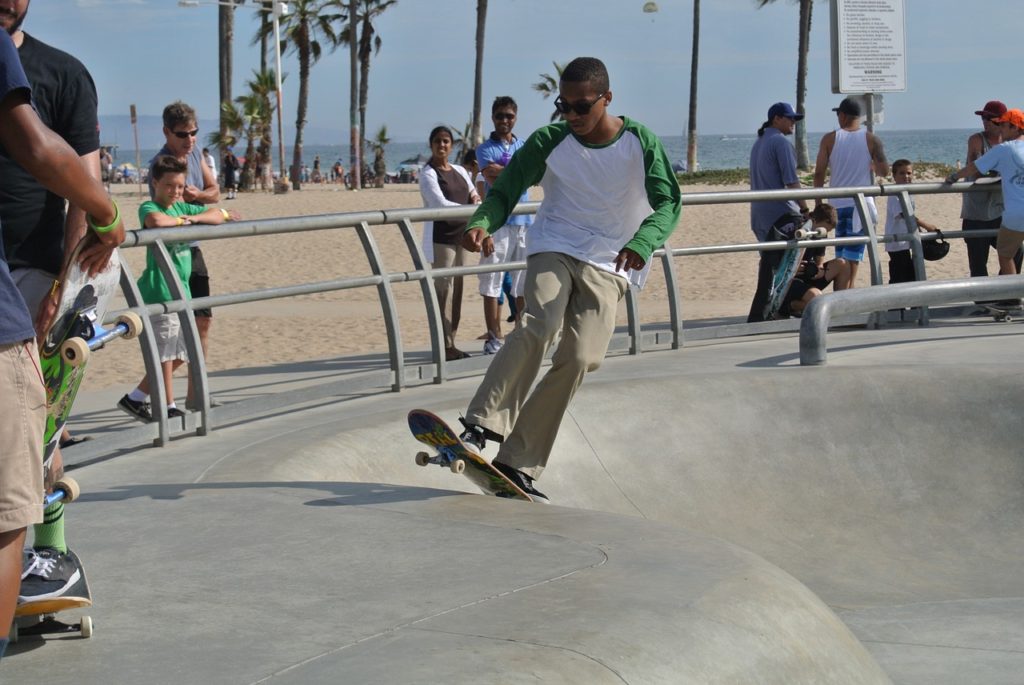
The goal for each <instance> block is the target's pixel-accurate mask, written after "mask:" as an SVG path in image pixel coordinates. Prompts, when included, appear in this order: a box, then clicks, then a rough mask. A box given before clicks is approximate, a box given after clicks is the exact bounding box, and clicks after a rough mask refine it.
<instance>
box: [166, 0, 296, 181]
mask: <svg viewBox="0 0 1024 685" xmlns="http://www.w3.org/2000/svg"><path fill="white" fill-rule="evenodd" d="M203 5H211V6H212V5H219V6H223V7H238V3H237V2H231V0H225V1H218V0H207V1H201V0H178V6H179V7H201V6H203ZM259 11H260V12H266V11H267V10H266V9H265V8H260V10H259ZM288 12H289V9H288V3H287V2H277V1H275V2H274V4H273V7H272V8H271V10H270V13H271V17H272V19H273V23H274V63H275V71H276V73H275V74H274V78H275V80H276V84H275V86H276V89H277V154H278V157H279V158H280V161H281V177H280V179H278V182H277V183H276V184H275V185H274V191H275V192H279V193H283V192H286V191H287V190H288V173H287V170H286V168H285V161H284V119H283V117H284V97H283V95H282V93H281V17H286V16H288Z"/></svg>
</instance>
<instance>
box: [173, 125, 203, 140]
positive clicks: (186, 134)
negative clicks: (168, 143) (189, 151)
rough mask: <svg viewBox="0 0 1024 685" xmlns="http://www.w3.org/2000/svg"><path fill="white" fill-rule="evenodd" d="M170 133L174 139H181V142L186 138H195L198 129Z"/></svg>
mask: <svg viewBox="0 0 1024 685" xmlns="http://www.w3.org/2000/svg"><path fill="white" fill-rule="evenodd" d="M171 133H173V134H174V137H175V138H181V139H182V140H185V139H186V138H195V137H196V136H198V135H199V129H198V128H194V129H192V130H191V131H171Z"/></svg>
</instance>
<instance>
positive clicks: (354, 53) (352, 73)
mask: <svg viewBox="0 0 1024 685" xmlns="http://www.w3.org/2000/svg"><path fill="white" fill-rule="evenodd" d="M358 17H359V0H349V3H348V21H349V31H350V33H349V36H350V40H349V41H348V58H349V68H348V73H349V90H348V109H349V127H350V135H349V145H350V146H351V148H352V153H351V155H350V157H349V173H351V174H352V189H353V190H358V189H359V185H360V178H361V173H360V171H359V156H360V155H359V55H358V47H359V46H358V44H357V43H356V35H358V34H357V28H358V25H357V23H356V22H357V21H358Z"/></svg>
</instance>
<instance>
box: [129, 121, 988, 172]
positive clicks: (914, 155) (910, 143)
mask: <svg viewBox="0 0 1024 685" xmlns="http://www.w3.org/2000/svg"><path fill="white" fill-rule="evenodd" d="M973 132H974V130H973V129H937V130H919V131H887V130H885V129H884V128H879V129H877V130H876V131H875V133H876V134H877V135H878V136H879V138H881V139H882V143H883V144H884V145H885V151H886V156H887V157H888V158H889V161H890V162H891V161H893V160H895V159H899V158H901V157H905V158H907V159H909V160H911V161H915V162H916V161H926V162H940V163H943V164H949V165H951V166H952V165H955V164H956V163H957V161H958V160H959V161H961V162H962V161H963V159H964V157H965V155H966V152H967V138H968V136H969V135H970V134H971V133H973ZM822 135H824V133H822V132H818V133H808V135H807V147H808V151H809V154H810V157H811V162H812V164H813V162H814V157H815V155H816V153H817V151H818V144H819V142H820V141H821V137H822ZM756 139H757V133H756V131H751V132H749V133H735V134H727V135H698V136H697V160H698V163H699V164H700V168H701V169H707V170H710V169H735V168H746V167H747V165H748V164H749V160H750V148H751V146H752V145H753V144H754V141H755V140H756ZM661 140H662V143H663V144H664V146H665V150H666V152H667V153H668V156H669V159H671V160H672V161H673V162H674V163H675V162H682V163H685V161H686V138H685V136H663V137H662V139H661ZM238 151H244V148H243V149H242V150H238V149H237V148H236V152H238ZM156 152H157V151H156V150H142V151H141V158H142V160H143V163H145V162H146V161H147V160H149V159H151V158H152V157H153V155H155V154H156ZM275 152H276V150H275ZM385 152H386V158H387V167H388V171H396V170H397V169H398V168H399V166H400V164H401V162H402V161H404V160H407V159H410V158H415V157H416V156H417V155H424V156H429V155H430V150H429V148H428V147H427V145H426V144H425V143H394V144H392V145H389V146H388V147H387V149H386V151H385ZM285 155H286V157H287V160H286V161H287V163H288V164H289V165H290V164H291V156H292V151H291V148H290V147H287V148H285ZM316 155H320V164H321V168H322V169H324V170H327V169H329V168H330V167H331V165H333V164H334V162H335V160H339V159H340V160H341V163H342V165H343V166H344V167H345V168H348V160H349V146H347V145H306V146H304V148H303V157H304V158H305V161H306V164H308V165H309V167H310V168H312V166H313V158H314V157H315V156H316ZM116 162H118V163H124V162H130V163H132V164H134V163H135V152H134V150H130V149H126V148H123V147H122V148H120V149H119V150H118V151H117V156H116ZM367 162H370V163H372V156H368V157H367ZM277 167H278V162H277V160H276V158H275V162H274V168H275V169H276V168H277Z"/></svg>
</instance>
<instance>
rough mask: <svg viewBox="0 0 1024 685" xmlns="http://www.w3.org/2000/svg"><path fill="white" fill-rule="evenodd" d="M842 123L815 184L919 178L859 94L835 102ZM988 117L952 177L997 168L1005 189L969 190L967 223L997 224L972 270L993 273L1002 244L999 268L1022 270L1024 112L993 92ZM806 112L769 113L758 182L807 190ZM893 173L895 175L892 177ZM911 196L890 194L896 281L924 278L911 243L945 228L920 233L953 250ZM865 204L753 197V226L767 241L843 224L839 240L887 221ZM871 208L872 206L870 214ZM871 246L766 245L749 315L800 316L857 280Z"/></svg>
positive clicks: (937, 254)
mask: <svg viewBox="0 0 1024 685" xmlns="http://www.w3.org/2000/svg"><path fill="white" fill-rule="evenodd" d="M832 111H833V112H835V115H836V118H837V123H838V126H837V127H836V128H835V130H833V131H832V132H830V133H827V134H826V135H825V136H824V137H823V138H822V139H821V143H820V145H819V149H818V154H817V158H816V160H815V165H814V180H813V187H814V188H824V187H826V181H827V187H829V188H863V187H869V186H873V185H875V184H876V179H880V180H882V181H889V180H890V178H891V180H892V181H893V182H894V183H896V184H900V185H903V184H910V183H913V181H914V167H913V163H912V162H911V161H910V160H908V159H899V160H896V161H895V162H893V163H892V165H891V166H890V164H889V161H888V159H887V158H886V155H885V148H884V145H883V144H882V140H881V139H880V138H879V137H878V136H877V135H875V134H874V133H873V132H871V131H868V130H867V129H866V128H865V127H864V126H863V114H864V113H863V108H862V105H861V102H860V100H859V99H858V98H856V97H847V98H844V99H843V100H842V102H840V103H839V105H838V106H837V107H835V108H834V109H833V110H832ZM975 115H976V116H979V117H980V118H981V130H980V131H978V132H976V133H973V134H971V135H970V137H969V138H968V141H967V163H966V165H965V166H963V167H960V165H959V164H958V165H957V166H958V168H957V169H956V170H955V171H953V172H952V173H951V174H950V175H949V178H947V179H946V180H947V182H949V183H954V182H957V181H960V180H969V181H974V180H976V179H978V178H980V177H982V176H986V175H993V176H998V177H999V178H1000V179H1001V187H1000V188H998V189H996V190H993V191H991V192H986V193H981V192H976V193H964V194H963V208H962V211H961V218H962V219H963V223H962V226H961V228H962V230H964V231H973V230H989V231H992V230H996V231H997V232H998V233H997V235H996V236H995V237H987V236H986V237H979V238H967V239H965V240H966V244H967V250H968V259H969V268H970V274H971V276H972V277H974V276H987V275H988V259H989V251H990V249H992V248H995V250H996V253H997V255H998V259H999V273H1000V275H1003V274H1019V273H1020V268H1021V259H1022V250H1021V245H1022V243H1024V186H1021V185H1020V184H1019V183H1018V182H1017V181H1015V180H1014V179H1015V178H1016V177H1017V176H1018V175H1019V173H1020V171H1019V170H1020V169H1021V168H1024V164H1022V162H1024V140H1022V139H1021V134H1022V132H1024V113H1022V112H1021V110H1019V109H1008V108H1007V107H1006V105H1005V104H1003V103H1002V102H1001V101H999V100H990V101H989V102H986V103H985V105H984V107H982V108H981V109H980V110H977V111H975ZM803 118H804V115H803V114H800V113H797V112H796V111H795V110H794V109H793V107H792V106H791V105H790V104H789V103H786V102H777V103H775V104H773V105H772V106H771V107H770V108H769V109H768V116H767V119H766V121H765V122H764V123H763V124H762V125H761V128H760V129H759V130H758V139H757V141H756V142H755V143H754V146H753V148H752V150H751V153H750V188H751V190H776V191H777V190H800V189H802V188H803V186H802V184H801V182H800V179H799V176H798V173H797V163H796V155H795V153H794V149H793V146H792V145H791V144H790V142H789V141H788V140H786V139H785V136H788V135H791V134H792V133H793V130H794V128H795V125H796V122H798V121H800V120H802V119H803ZM890 173H891V176H890ZM908 197H909V199H908V200H907V201H906V202H905V203H904V201H902V200H901V199H900V198H898V197H889V198H888V199H887V202H886V217H885V229H884V234H885V236H886V237H887V240H886V243H885V250H886V253H887V254H888V259H889V262H888V271H889V281H888V282H889V283H904V282H908V281H914V280H916V279H917V267H916V266H915V263H914V255H913V254H912V249H911V242H910V240H909V238H910V237H912V236H913V234H915V233H917V232H918V231H919V230H923V231H928V232H935V233H937V234H938V236H939V239H938V241H931V240H929V241H928V242H925V243H922V242H920V241H918V243H917V244H918V245H920V246H921V247H920V250H921V252H922V255H923V257H924V258H925V259H941V258H942V257H943V256H945V254H946V251H948V245H946V244H945V243H944V242H942V238H941V232H940V231H939V230H938V228H937V227H936V226H935V225H933V224H931V223H929V222H928V221H926V220H924V219H923V218H921V217H920V216H918V215H917V213H916V212H915V207H914V199H913V197H912V196H908ZM860 199H862V201H863V204H862V206H861V211H858V208H857V206H856V205H857V202H856V200H855V198H854V197H852V196H851V197H835V198H830V199H829V201H828V203H826V202H825V201H823V200H822V199H821V198H815V199H814V209H813V210H812V208H811V206H810V204H809V202H808V201H807V199H803V198H801V199H799V200H796V199H782V198H780V199H778V200H775V199H772V200H763V201H756V202H752V203H751V207H750V222H751V230H752V231H753V233H754V235H755V237H756V238H757V240H758V241H759V242H767V241H780V240H783V241H785V240H793V239H794V238H795V237H800V236H797V232H798V231H806V230H808V229H812V231H813V230H820V234H819V235H817V236H815V237H824V236H825V235H827V233H828V232H829V231H832V230H834V231H835V236H836V237H837V238H846V237H850V238H864V237H865V236H867V235H868V231H867V226H865V225H864V219H866V220H867V221H868V222H870V224H871V226H874V225H877V223H878V210H877V208H876V206H875V201H874V198H873V197H870V196H864V197H862V198H860ZM862 213H863V214H862ZM865 248H866V244H865V243H863V242H861V243H858V244H842V245H838V246H836V247H835V257H834V259H831V260H827V261H826V259H825V250H824V249H823V248H809V249H807V250H806V251H805V252H804V254H803V256H802V257H801V258H800V259H799V261H795V260H796V259H797V258H796V252H797V250H796V248H791V249H788V250H786V251H780V250H762V251H761V259H760V263H759V268H758V279H757V287H756V290H755V293H754V297H753V300H752V302H751V307H750V312H749V314H748V317H747V321H748V322H758V321H764V320H766V319H775V318H784V317H789V316H800V314H801V313H802V312H803V310H804V309H805V308H806V306H807V305H808V304H809V303H810V301H811V300H812V299H814V298H815V297H817V296H819V295H820V294H821V293H822V292H823V291H824V290H825V289H826V288H827V287H829V286H832V288H833V289H834V290H845V289H847V288H852V287H854V286H855V284H856V279H857V273H858V267H859V266H860V263H861V262H862V261H863V259H864V255H865ZM978 304H979V305H980V306H981V307H982V308H983V309H982V311H985V310H986V308H989V307H998V308H1019V307H1020V306H1021V302H1020V300H1010V301H998V302H978Z"/></svg>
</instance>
